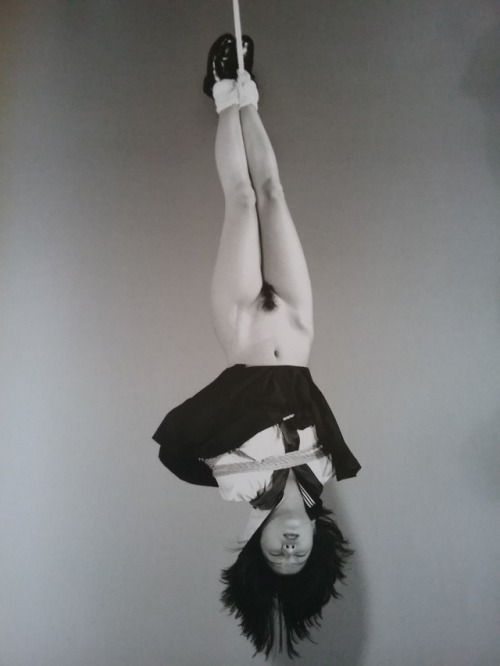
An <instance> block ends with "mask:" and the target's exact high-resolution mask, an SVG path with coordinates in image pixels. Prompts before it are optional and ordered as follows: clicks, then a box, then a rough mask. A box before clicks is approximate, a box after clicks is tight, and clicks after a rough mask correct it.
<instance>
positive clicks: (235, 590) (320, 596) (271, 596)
mask: <svg viewBox="0 0 500 666" xmlns="http://www.w3.org/2000/svg"><path fill="white" fill-rule="evenodd" d="M332 515H333V514H332V512H331V511H329V510H327V509H324V508H323V507H321V509H320V510H319V512H318V514H317V516H316V532H315V534H314V540H313V547H312V550H311V554H310V555H309V557H308V559H307V562H306V564H305V565H304V567H303V568H302V569H301V570H300V571H299V572H298V573H296V574H293V575H288V576H284V575H280V574H277V573H275V572H274V571H272V570H271V568H270V567H269V565H268V564H267V561H266V559H265V557H264V554H263V553H262V550H261V546H260V538H261V535H262V530H263V529H264V526H265V524H266V522H267V521H266V522H264V523H263V524H262V525H261V526H260V527H259V529H258V530H257V531H256V532H255V533H254V534H253V535H252V537H251V539H250V540H249V541H248V542H247V543H246V544H245V546H244V548H243V549H242V550H241V551H240V553H239V555H238V558H237V560H236V562H235V563H234V564H233V565H232V566H230V567H229V568H228V569H224V570H223V571H222V576H221V581H222V583H224V584H225V588H224V591H223V592H222V595H221V601H222V603H223V604H224V606H225V607H226V608H227V609H228V610H229V611H230V612H231V614H234V615H235V616H236V618H237V619H238V620H239V623H240V627H241V632H242V634H243V635H244V636H246V638H248V639H249V640H250V641H251V642H252V643H253V645H254V647H255V654H257V653H258V652H263V653H265V656H266V659H267V658H268V657H269V654H270V652H271V650H272V649H273V646H274V645H275V642H276V641H277V643H278V648H279V650H280V652H281V651H282V650H283V647H284V645H283V642H284V640H283V639H285V641H286V651H287V653H288V655H289V656H290V657H292V658H293V657H294V656H299V654H298V652H297V651H296V650H295V645H296V644H297V643H298V642H299V641H301V640H304V639H308V640H311V638H310V630H311V627H314V626H316V627H318V626H319V625H320V621H321V617H322V609H323V606H325V604H327V603H328V601H330V599H332V598H337V597H338V596H339V593H338V591H337V590H336V589H335V584H336V583H337V582H338V581H341V580H342V579H343V578H344V577H345V575H344V573H343V567H344V564H345V561H346V559H347V557H349V555H351V554H352V552H353V551H352V550H350V548H348V543H347V541H346V540H345V539H344V536H343V534H342V532H341V531H340V529H339V528H338V526H337V524H336V523H335V521H334V520H333V518H331V516H332Z"/></svg>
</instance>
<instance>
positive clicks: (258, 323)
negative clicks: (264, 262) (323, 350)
mask: <svg viewBox="0 0 500 666" xmlns="http://www.w3.org/2000/svg"><path fill="white" fill-rule="evenodd" d="M275 301H276V307H275V309H273V310H271V311H266V310H263V309H262V307H261V304H260V303H259V302H258V301H257V302H256V303H255V304H253V305H252V306H250V307H247V308H237V307H236V306H235V310H234V314H233V317H232V323H231V324H230V325H229V326H227V327H226V329H225V330H217V335H218V337H219V340H220V342H221V344H222V347H223V348H224V351H225V353H226V356H227V359H228V364H229V365H230V366H231V365H235V364H238V363H243V364H245V365H298V366H307V363H308V359H309V354H310V351H311V344H312V339H313V334H312V331H311V330H309V329H308V328H306V327H305V326H304V325H303V323H302V321H301V319H300V317H299V316H298V315H297V313H296V311H295V310H294V309H293V308H292V307H290V306H289V305H288V304H287V303H285V302H284V301H283V300H282V299H281V298H279V297H278V296H276V297H275Z"/></svg>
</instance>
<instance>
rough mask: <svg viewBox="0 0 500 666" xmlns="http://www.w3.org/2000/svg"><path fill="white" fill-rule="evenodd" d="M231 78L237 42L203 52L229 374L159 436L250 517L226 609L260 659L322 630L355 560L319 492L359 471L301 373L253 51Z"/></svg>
mask: <svg viewBox="0 0 500 666" xmlns="http://www.w3.org/2000/svg"><path fill="white" fill-rule="evenodd" d="M243 51H244V64H245V71H238V64H237V55H236V43H235V38H234V37H233V36H232V35H229V34H226V35H223V36H222V37H220V38H219V39H218V40H217V41H216V42H215V43H214V44H213V46H212V48H211V50H210V53H209V56H208V66H207V75H206V77H205V81H204V86H203V88H204V91H205V93H207V94H208V95H210V96H211V97H213V99H214V101H215V106H216V110H217V112H218V114H219V121H218V128H217V138H216V143H215V159H216V164H217V171H218V174H219V178H220V182H221V185H222V189H223V192H224V198H225V216H224V224H223V228H222V235H221V239H220V245H219V250H218V255H217V260H216V264H215V271H214V276H213V283H212V311H213V320H214V325H215V330H216V333H217V337H218V339H219V341H220V343H221V345H222V347H223V349H224V352H225V354H226V356H227V361H228V368H227V369H226V370H224V371H223V372H222V374H221V375H219V377H217V379H215V380H214V381H213V382H212V383H211V384H209V385H208V386H207V387H205V388H204V389H203V390H201V391H200V392H199V393H197V394H196V395H195V396H193V397H192V398H190V399H189V400H187V401H186V402H184V403H183V404H181V405H180V406H178V407H176V408H175V409H173V410H172V411H171V412H170V413H169V414H167V416H166V417H165V419H164V421H163V422H162V424H161V425H160V427H159V428H158V430H157V432H156V433H155V435H154V439H155V441H156V442H158V443H159V444H160V459H161V461H162V462H163V463H164V464H165V465H166V466H167V467H168V468H169V469H170V470H171V471H172V472H173V473H174V474H176V475H177V476H178V477H179V478H180V479H183V480H184V481H187V482H189V483H194V484H198V485H205V486H218V487H219V490H220V493H221V495H222V497H223V498H224V499H225V500H229V501H246V502H249V503H250V505H251V507H252V508H251V515H250V519H249V521H248V525H247V528H246V535H245V536H244V538H243V544H244V545H243V546H242V549H241V551H240V552H239V555H238V558H237V560H236V562H235V563H234V564H233V565H232V566H231V567H229V568H228V569H226V570H225V571H223V572H222V580H223V583H224V584H225V589H224V591H223V594H222V601H223V603H224V605H225V606H226V607H227V608H228V609H229V610H230V611H231V612H233V613H235V615H236V617H237V618H238V619H239V621H240V626H241V629H242V632H243V634H244V635H245V636H246V637H247V638H249V639H250V640H251V641H252V642H253V644H254V646H255V648H256V651H257V652H264V653H265V655H266V656H268V655H269V654H270V652H271V650H272V648H273V646H274V645H275V644H277V646H278V648H279V649H280V650H281V649H282V648H283V647H286V650H287V651H288V653H289V654H290V655H296V654H297V652H296V650H295V648H294V646H295V644H296V643H297V642H298V641H299V640H301V639H304V638H307V637H308V636H309V631H310V628H311V627H312V626H313V625H314V624H316V625H317V624H319V620H320V618H321V610H322V608H323V606H324V605H325V604H326V603H327V602H328V601H329V600H330V599H331V598H332V597H336V596H337V591H336V589H335V584H336V583H337V582H338V581H339V580H341V579H342V578H343V577H344V574H343V572H342V568H343V564H344V561H345V559H346V557H347V556H348V555H349V554H350V551H349V549H348V548H347V543H346V541H345V539H344V537H343V536H342V533H341V532H340V530H339V528H338V527H337V525H336V524H335V522H334V521H333V520H332V517H331V516H332V514H331V512H330V511H328V510H327V509H325V508H324V507H323V505H322V502H321V499H320V495H321V492H322V490H323V486H324V484H325V483H326V482H327V481H328V480H329V479H331V478H332V477H333V476H336V478H337V480H341V479H344V478H348V477H352V476H355V475H356V473H357V472H358V470H359V469H360V465H359V463H358V461H357V460H356V458H355V457H354V456H353V455H352V453H351V452H350V451H349V449H348V448H347V445H346V444H345V442H344V439H343V437H342V434H341V432H340V430H339V428H338V425H337V423H336V421H335V418H334V416H333V414H332V412H331V410H330V408H329V406H328V404H327V402H326V400H325V398H324V397H323V395H322V393H321V392H320V391H319V389H318V388H317V387H316V385H315V384H314V382H313V380H312V378H311V374H310V372H309V370H308V368H307V362H308V358H309V353H310V350H311V344H312V341H313V306H312V292H311V284H310V280H309V273H308V270H307V264H306V260H305V257H304V253H303V251H302V247H301V244H300V241H299V237H298V235H297V231H296V229H295V226H294V224H293V221H292V218H291V216H290V212H289V210H288V206H287V204H286V201H285V196H284V194H283V188H282V186H281V182H280V177H279V172H278V167H277V163H276V157H275V155H274V151H273V148H272V146H271V143H270V141H269V138H268V136H267V134H266V131H265V129H264V126H263V124H262V121H261V119H260V116H259V114H258V111H257V108H258V99H259V95H258V90H257V86H256V84H255V81H254V79H253V74H252V66H253V42H252V40H251V39H250V38H249V37H246V36H244V38H243Z"/></svg>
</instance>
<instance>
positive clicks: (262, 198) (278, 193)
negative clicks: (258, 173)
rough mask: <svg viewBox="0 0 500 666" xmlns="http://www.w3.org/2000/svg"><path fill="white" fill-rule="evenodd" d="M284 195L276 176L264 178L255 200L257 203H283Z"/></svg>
mask: <svg viewBox="0 0 500 666" xmlns="http://www.w3.org/2000/svg"><path fill="white" fill-rule="evenodd" d="M284 198H285V193H284V191H283V186H282V185H281V181H280V179H279V178H278V177H277V176H271V177H269V178H266V179H265V180H264V181H263V182H262V183H261V184H260V186H259V188H258V190H257V199H258V201H259V203H275V202H277V201H283V200H284Z"/></svg>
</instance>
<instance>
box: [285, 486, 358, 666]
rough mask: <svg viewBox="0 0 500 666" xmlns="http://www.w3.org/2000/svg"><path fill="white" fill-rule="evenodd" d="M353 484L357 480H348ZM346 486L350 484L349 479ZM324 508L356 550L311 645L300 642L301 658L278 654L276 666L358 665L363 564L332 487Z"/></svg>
mask: <svg viewBox="0 0 500 666" xmlns="http://www.w3.org/2000/svg"><path fill="white" fill-rule="evenodd" d="M350 482H351V483H356V479H351V480H350ZM345 483H349V480H348V481H346V482H345ZM323 500H324V503H325V506H326V507H328V508H330V509H333V510H334V512H335V519H336V520H337V521H338V524H339V527H340V529H341V530H342V532H343V533H344V535H345V536H346V538H347V539H348V540H349V542H350V546H351V548H352V549H353V550H354V551H355V552H354V555H353V556H352V557H351V558H350V560H349V564H348V566H347V570H346V578H345V581H344V583H345V584H340V586H339V591H340V594H341V595H342V597H341V598H340V599H337V600H335V601H331V602H330V603H329V604H328V605H327V606H325V609H324V612H323V620H322V622H321V627H320V629H319V630H318V631H314V630H313V631H312V632H311V637H312V639H313V641H314V643H310V642H309V641H304V642H301V643H299V645H298V646H297V651H298V653H299V654H300V658H299V657H297V658H296V659H294V660H291V659H289V657H288V656H287V655H286V654H281V655H279V656H278V657H277V658H276V660H275V661H274V664H276V666H292V665H294V666H299V665H300V666H313V664H314V665H316V664H334V665H335V666H360V664H362V657H363V650H364V646H365V642H366V637H367V633H368V612H367V598H366V597H367V592H366V584H365V577H364V573H363V566H362V562H361V560H360V558H359V554H358V553H357V549H356V542H355V540H354V539H353V538H352V536H351V533H350V531H349V521H348V518H347V516H346V514H345V513H344V511H343V510H342V506H341V505H340V502H339V500H338V497H337V496H336V493H335V491H334V488H332V484H329V485H328V486H327V487H326V488H325V492H324V494H323Z"/></svg>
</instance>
